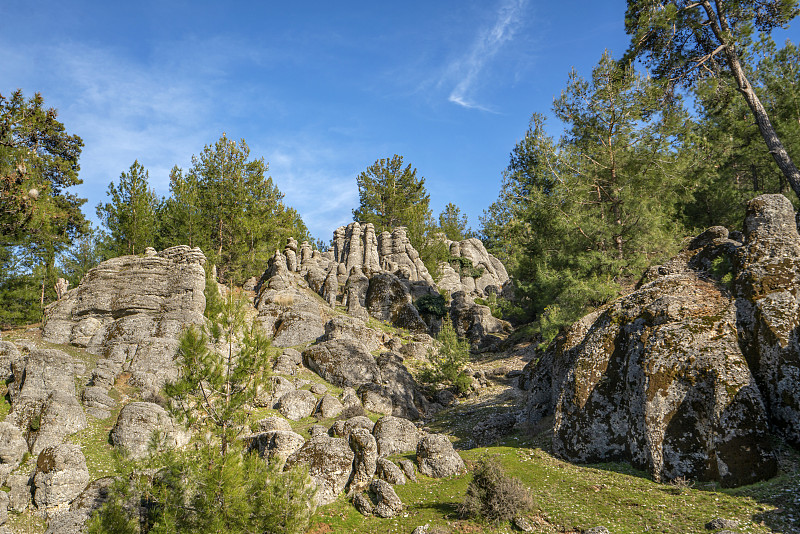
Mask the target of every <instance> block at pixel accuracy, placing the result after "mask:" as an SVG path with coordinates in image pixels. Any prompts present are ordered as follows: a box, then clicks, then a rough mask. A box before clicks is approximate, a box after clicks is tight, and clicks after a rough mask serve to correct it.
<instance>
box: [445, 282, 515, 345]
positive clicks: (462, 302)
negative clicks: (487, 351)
mask: <svg viewBox="0 0 800 534" xmlns="http://www.w3.org/2000/svg"><path fill="white" fill-rule="evenodd" d="M452 297H453V300H452V302H451V304H450V319H451V321H452V322H453V327H454V329H455V331H456V333H457V334H458V335H459V336H460V337H465V338H467V339H468V340H469V341H470V342H471V343H472V344H473V345H474V346H477V347H479V348H485V347H489V346H491V345H493V344H496V343H497V342H499V341H500V340H501V339H502V338H504V337H505V336H506V335H508V334H509V333H511V330H512V328H511V324H510V323H508V322H506V321H503V320H502V319H498V318H497V317H494V316H493V315H492V310H491V309H490V308H489V307H488V306H482V305H480V304H476V303H475V301H474V300H473V299H472V298H471V297H470V296H469V295H467V293H465V292H464V291H457V292H455V293H453V295H452Z"/></svg>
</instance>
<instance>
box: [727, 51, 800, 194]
mask: <svg viewBox="0 0 800 534" xmlns="http://www.w3.org/2000/svg"><path fill="white" fill-rule="evenodd" d="M728 60H729V62H730V64H731V70H732V71H733V76H734V78H735V79H736V83H737V85H738V86H739V92H741V93H742V95H743V96H744V99H745V101H747V105H748V106H749V107H750V111H751V112H752V113H753V116H754V117H755V119H756V124H757V125H758V129H759V131H760V132H761V136H762V137H763V138H764V142H765V143H766V144H767V148H768V149H769V153H770V154H772V157H773V159H775V163H777V164H778V168H779V169H780V170H781V172H782V173H783V175H784V176H785V177H786V180H787V181H788V182H789V185H790V186H791V187H792V190H793V191H794V193H795V194H796V195H797V196H798V198H800V170H798V169H797V166H796V165H795V164H794V162H793V161H792V158H790V157H789V154H788V153H787V152H786V148H785V147H784V146H783V143H781V140H780V139H779V138H778V134H777V132H776V131H775V127H774V126H772V122H771V121H770V120H769V116H768V115H767V110H765V109H764V105H763V104H762V103H761V100H760V99H759V98H758V95H756V93H755V91H754V90H753V86H752V85H750V82H749V80H748V79H747V76H745V74H744V69H742V65H741V63H740V62H739V58H738V57H736V54H735V53H730V52H729V54H728Z"/></svg>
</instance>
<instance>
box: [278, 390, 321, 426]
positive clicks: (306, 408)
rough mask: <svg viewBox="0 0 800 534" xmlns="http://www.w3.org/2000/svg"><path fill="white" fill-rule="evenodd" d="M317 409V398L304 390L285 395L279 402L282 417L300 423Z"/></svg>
mask: <svg viewBox="0 0 800 534" xmlns="http://www.w3.org/2000/svg"><path fill="white" fill-rule="evenodd" d="M316 407H317V396H316V395H314V394H313V393H311V392H310V391H307V390H304V389H296V390H294V391H290V392H288V393H286V394H284V395H283V396H282V397H281V398H280V400H279V401H278V411H279V412H281V415H283V416H284V417H286V418H288V419H291V420H292V421H299V420H300V419H303V418H304V417H309V416H310V415H311V414H312V413H314V408H316Z"/></svg>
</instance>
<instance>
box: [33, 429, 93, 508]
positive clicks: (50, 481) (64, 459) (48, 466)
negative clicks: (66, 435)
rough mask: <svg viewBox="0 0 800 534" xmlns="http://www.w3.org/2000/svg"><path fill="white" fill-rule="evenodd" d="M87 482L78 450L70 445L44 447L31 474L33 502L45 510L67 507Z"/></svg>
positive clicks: (78, 447) (82, 459)
mask: <svg viewBox="0 0 800 534" xmlns="http://www.w3.org/2000/svg"><path fill="white" fill-rule="evenodd" d="M88 482H89V470H88V469H87V468H86V458H84V456H83V453H82V452H81V448H80V446H78V445H75V444H73V443H64V444H61V445H56V446H55V447H47V448H46V449H44V450H43V451H42V452H41V453H40V454H39V458H38V459H37V460H36V472H35V473H34V475H33V485H34V492H33V502H34V504H35V505H36V507H37V508H40V509H42V508H43V509H48V508H54V507H60V506H63V505H66V504H69V503H70V502H71V501H72V500H73V499H74V498H75V497H77V496H78V495H80V493H81V492H82V491H83V489H84V488H85V487H86V484H87V483H88Z"/></svg>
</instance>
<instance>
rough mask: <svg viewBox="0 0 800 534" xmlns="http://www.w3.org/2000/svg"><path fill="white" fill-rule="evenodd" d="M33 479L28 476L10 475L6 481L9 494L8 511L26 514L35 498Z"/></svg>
mask: <svg viewBox="0 0 800 534" xmlns="http://www.w3.org/2000/svg"><path fill="white" fill-rule="evenodd" d="M31 483H32V482H31V477H30V476H28V475H9V476H8V479H7V480H6V486H8V487H9V490H10V491H9V492H8V498H9V501H8V509H9V510H11V511H13V512H24V511H25V510H26V509H27V508H28V505H29V504H30V503H31V500H32V498H33V491H32V489H31Z"/></svg>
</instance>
